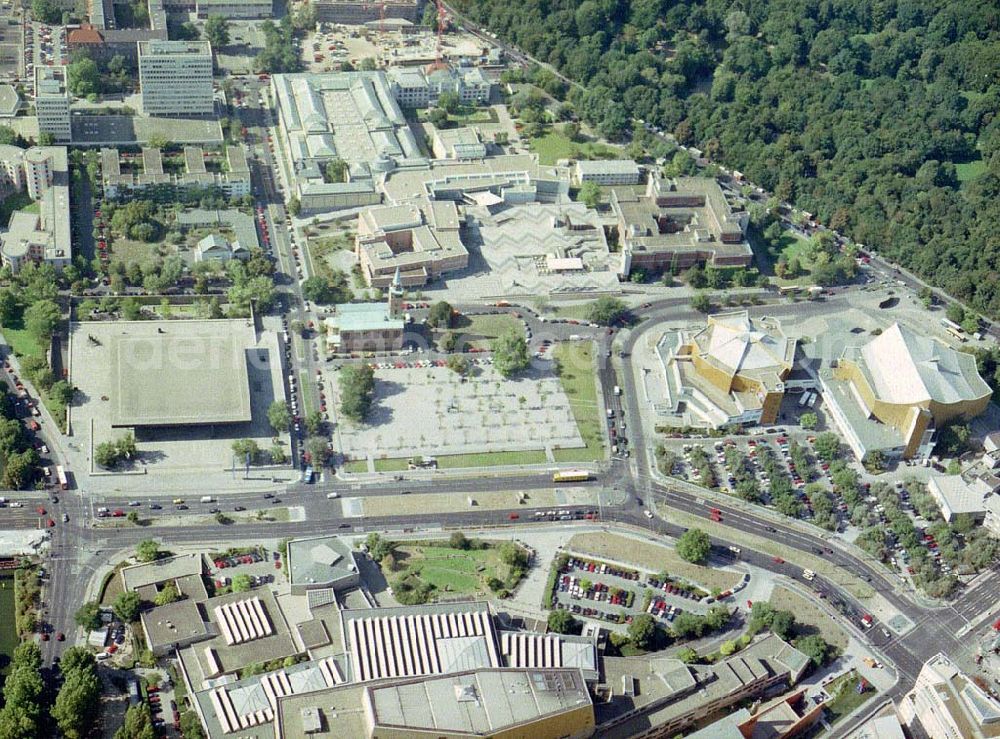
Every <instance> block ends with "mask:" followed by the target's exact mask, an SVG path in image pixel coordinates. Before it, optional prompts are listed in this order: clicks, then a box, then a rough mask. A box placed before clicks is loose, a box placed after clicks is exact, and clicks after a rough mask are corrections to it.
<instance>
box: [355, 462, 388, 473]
mask: <svg viewBox="0 0 1000 739" xmlns="http://www.w3.org/2000/svg"><path fill="white" fill-rule="evenodd" d="M381 461H383V462H390V461H392V460H388V459H384V460H381ZM377 468H378V463H377V462H376V469H377ZM367 471H368V462H367V461H366V460H364V459H356V460H354V461H353V462H345V463H344V472H355V473H356V472H367Z"/></svg>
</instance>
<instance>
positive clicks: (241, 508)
mask: <svg viewBox="0 0 1000 739" xmlns="http://www.w3.org/2000/svg"><path fill="white" fill-rule="evenodd" d="M233 510H234V511H245V510H246V508H244V507H243V506H241V505H238V506H236V507H235V508H233Z"/></svg>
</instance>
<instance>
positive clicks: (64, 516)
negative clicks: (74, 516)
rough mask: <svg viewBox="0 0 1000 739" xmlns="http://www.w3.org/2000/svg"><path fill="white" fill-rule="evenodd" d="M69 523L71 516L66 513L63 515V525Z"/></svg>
mask: <svg viewBox="0 0 1000 739" xmlns="http://www.w3.org/2000/svg"><path fill="white" fill-rule="evenodd" d="M68 522H69V514H68V513H64V514H63V523H68Z"/></svg>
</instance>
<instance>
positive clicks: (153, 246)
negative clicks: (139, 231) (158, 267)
mask: <svg viewBox="0 0 1000 739" xmlns="http://www.w3.org/2000/svg"><path fill="white" fill-rule="evenodd" d="M164 245H165V244H163V243H158V242H153V243H146V242H145V241H133V240H132V239H123V238H119V237H117V236H116V237H114V239H112V241H111V259H112V261H115V262H121V263H122V264H125V265H129V264H131V263H132V262H136V263H138V264H139V266H140V267H141V266H142V265H145V264H152V263H153V262H155V261H156V258H157V251H158V250H159V249H160V248H161V246H164ZM168 251H173V247H168Z"/></svg>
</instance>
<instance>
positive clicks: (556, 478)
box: [552, 470, 591, 482]
mask: <svg viewBox="0 0 1000 739" xmlns="http://www.w3.org/2000/svg"><path fill="white" fill-rule="evenodd" d="M590 478H591V474H590V472H588V471H587V470H559V471H558V472H556V473H555V474H553V475H552V482H583V481H584V480H589V479H590Z"/></svg>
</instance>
